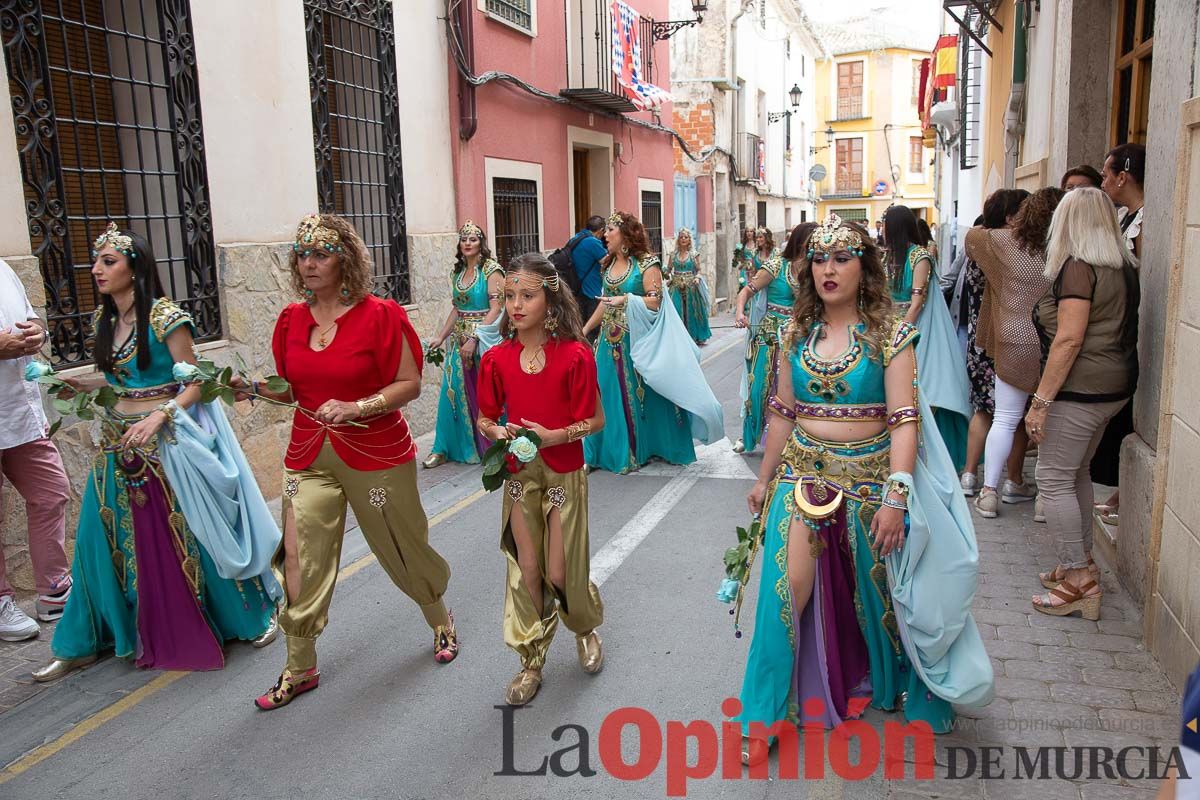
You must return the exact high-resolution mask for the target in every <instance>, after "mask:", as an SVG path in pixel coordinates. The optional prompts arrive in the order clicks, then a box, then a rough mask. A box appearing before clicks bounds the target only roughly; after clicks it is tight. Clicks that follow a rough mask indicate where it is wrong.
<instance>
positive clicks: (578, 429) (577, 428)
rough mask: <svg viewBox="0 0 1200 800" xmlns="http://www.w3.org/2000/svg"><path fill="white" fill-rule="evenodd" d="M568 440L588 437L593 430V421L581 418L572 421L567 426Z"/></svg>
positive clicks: (573, 440)
mask: <svg viewBox="0 0 1200 800" xmlns="http://www.w3.org/2000/svg"><path fill="white" fill-rule="evenodd" d="M566 431H567V441H568V442H577V441H579V440H580V439H583V438H586V437H587V435H588V434H590V433H591V432H592V421H591V420H590V419H581V420H580V421H579V422H572V423H571V424H570V425H568V426H567V427H566Z"/></svg>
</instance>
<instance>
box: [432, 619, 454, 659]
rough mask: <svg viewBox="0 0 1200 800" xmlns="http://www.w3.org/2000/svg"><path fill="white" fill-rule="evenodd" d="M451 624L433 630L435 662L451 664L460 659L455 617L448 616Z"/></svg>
mask: <svg viewBox="0 0 1200 800" xmlns="http://www.w3.org/2000/svg"><path fill="white" fill-rule="evenodd" d="M447 616H449V617H450V622H449V623H448V624H446V625H438V626H437V627H436V628H434V629H433V660H434V661H436V662H438V663H439V664H449V663H450V662H451V661H453V660H454V659H455V658H457V657H458V631H456V630H455V629H454V615H453V614H448V615H447Z"/></svg>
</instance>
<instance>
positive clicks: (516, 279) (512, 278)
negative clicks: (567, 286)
mask: <svg viewBox="0 0 1200 800" xmlns="http://www.w3.org/2000/svg"><path fill="white" fill-rule="evenodd" d="M504 280H505V281H506V282H507V283H508V284H509V285H510V286H519V287H521V288H524V289H545V290H546V291H547V292H557V291H558V290H559V289H560V288H562V281H561V280H559V278H558V273H555V274H554V275H551V276H550V277H549V278H544V277H542V276H541V275H538V274H537V273H534V272H510V273H508V274H507V275H505V277H504Z"/></svg>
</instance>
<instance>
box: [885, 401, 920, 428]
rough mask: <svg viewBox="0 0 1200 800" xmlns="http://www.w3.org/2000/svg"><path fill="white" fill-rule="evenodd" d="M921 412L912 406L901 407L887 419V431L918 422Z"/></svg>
mask: <svg viewBox="0 0 1200 800" xmlns="http://www.w3.org/2000/svg"><path fill="white" fill-rule="evenodd" d="M920 421H921V411H920V410H919V409H918V408H916V407H914V406H903V407H901V408H897V409H896V410H895V411H893V412H892V413H891V414H888V417H887V426H888V429H889V430H894V429H896V428H899V427H900V426H901V425H905V424H907V423H909V422H920Z"/></svg>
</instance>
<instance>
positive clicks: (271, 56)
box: [192, 0, 317, 244]
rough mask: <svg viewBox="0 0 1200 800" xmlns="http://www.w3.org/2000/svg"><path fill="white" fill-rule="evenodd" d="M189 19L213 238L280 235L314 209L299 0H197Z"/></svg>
mask: <svg viewBox="0 0 1200 800" xmlns="http://www.w3.org/2000/svg"><path fill="white" fill-rule="evenodd" d="M192 25H193V34H194V35H195V38H196V66H197V70H198V72H199V81H200V107H201V112H202V114H203V118H204V145H205V150H206V162H207V168H208V182H209V193H210V199H211V204H212V213H213V238H214V239H215V241H216V243H217V244H227V243H232V242H278V241H285V240H287V239H290V238H291V236H292V234H293V233H294V232H295V228H296V223H297V222H298V221H299V219H300V218H301V217H302V216H304V215H305V214H309V213H312V212H313V211H316V208H317V176H316V162H315V158H314V156H313V144H312V141H313V139H312V105H311V103H310V100H309V90H308V60H307V55H306V49H305V39H304V12H303V9H302V7H301V4H300V3H298V2H295V1H294V0H255V2H253V3H247V2H245V1H244V0H205V2H203V3H193V4H192Z"/></svg>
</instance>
